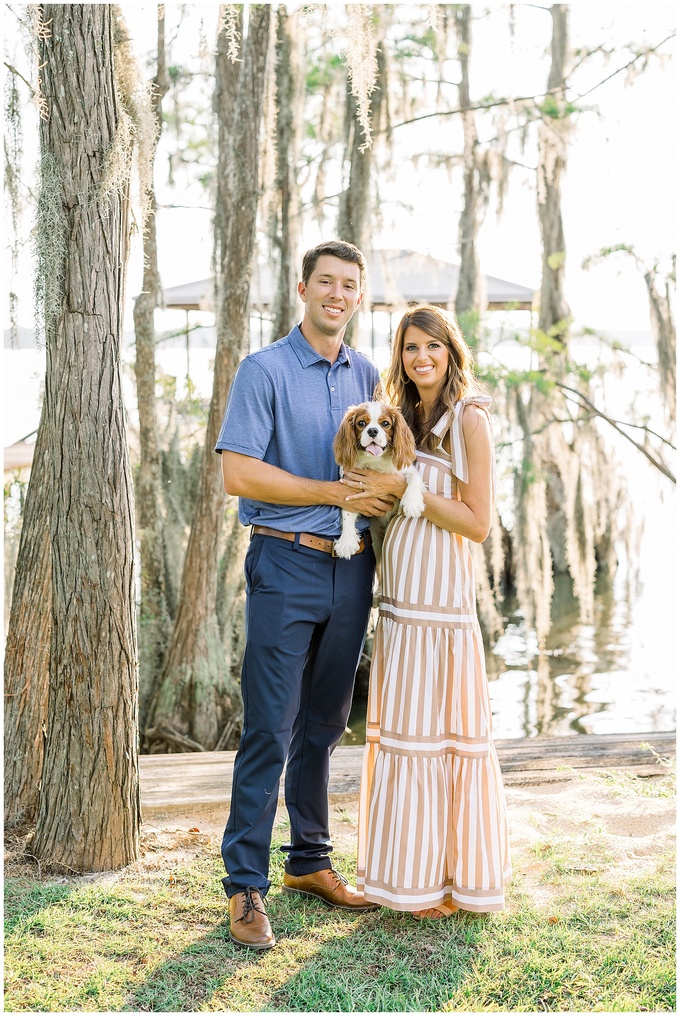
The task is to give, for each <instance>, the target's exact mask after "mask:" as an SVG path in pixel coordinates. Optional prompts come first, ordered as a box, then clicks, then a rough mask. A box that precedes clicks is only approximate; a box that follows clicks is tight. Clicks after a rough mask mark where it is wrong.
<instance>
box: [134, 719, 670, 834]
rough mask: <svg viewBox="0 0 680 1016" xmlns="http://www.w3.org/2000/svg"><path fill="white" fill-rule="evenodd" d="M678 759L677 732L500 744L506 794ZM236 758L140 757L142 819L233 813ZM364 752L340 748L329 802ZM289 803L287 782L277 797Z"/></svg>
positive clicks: (351, 778) (353, 775) (645, 773)
mask: <svg viewBox="0 0 680 1016" xmlns="http://www.w3.org/2000/svg"><path fill="white" fill-rule="evenodd" d="M643 743H648V744H651V745H652V747H653V748H654V750H655V751H657V752H658V754H659V755H661V757H662V758H674V757H675V732H674V731H664V732H661V733H658V732H656V733H653V734H635V733H633V734H578V735H574V736H572V737H533V738H517V739H514V740H506V741H497V742H496V750H497V752H498V758H499V761H500V765H501V771H502V773H503V780H504V782H505V785H506V786H509V787H510V786H530V785H532V784H537V783H557V782H562V781H564V780H570V779H573V778H574V777H575V776H576V775H578V774H579V773H580V774H582V775H584V774H585V773H587V772H595V771H599V772H601V771H602V770H614V771H621V770H624V771H625V772H627V773H630V774H633V775H636V776H641V777H652V776H660V775H662V774H663V772H664V768H663V767H662V766H661V765H659V764H658V763H657V762H656V760H655V758H654V756H653V755H652V753H651V752H650V751H648V750H646V749H642V748H641V747H640V745H641V744H643ZM235 755H236V752H234V751H214V752H196V753H195V754H194V753H192V754H179V755H142V756H141V757H140V760H139V768H140V778H141V791H142V814H143V816H144V818H145V819H152V818H153V817H154V816H161V815H183V814H190V815H194V814H205V813H207V812H211V811H217V810H222V811H223V812H224V816H225V820H226V815H227V812H228V810H229V799H230V796H231V781H232V771H233V764H234V756H235ZM363 755H364V747H363V745H356V746H355V745H351V746H347V747H342V748H337V749H336V750H335V752H334V753H333V755H332V756H331V777H330V785H329V795H330V797H331V798H333V797H339V796H342V795H347V794H357V793H358V792H359V781H360V779H361V766H362V761H363ZM282 795H283V781H282V786H281V791H280V794H279V797H280V798H281V797H282Z"/></svg>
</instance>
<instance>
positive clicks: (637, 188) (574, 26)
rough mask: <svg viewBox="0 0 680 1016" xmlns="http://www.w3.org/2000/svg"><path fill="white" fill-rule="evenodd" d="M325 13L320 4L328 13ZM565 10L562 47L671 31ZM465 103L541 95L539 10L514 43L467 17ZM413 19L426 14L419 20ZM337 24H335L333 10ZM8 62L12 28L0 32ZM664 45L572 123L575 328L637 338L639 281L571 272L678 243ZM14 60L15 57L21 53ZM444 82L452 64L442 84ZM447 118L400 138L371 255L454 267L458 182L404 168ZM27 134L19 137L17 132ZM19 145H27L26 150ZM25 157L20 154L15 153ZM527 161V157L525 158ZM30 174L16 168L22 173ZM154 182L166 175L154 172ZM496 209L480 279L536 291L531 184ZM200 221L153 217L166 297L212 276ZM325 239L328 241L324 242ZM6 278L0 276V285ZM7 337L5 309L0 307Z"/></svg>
mask: <svg viewBox="0 0 680 1016" xmlns="http://www.w3.org/2000/svg"><path fill="white" fill-rule="evenodd" d="M177 7H178V5H173V4H169V5H167V17H168V24H169V25H172V24H174V23H176V18H177V14H176V11H177ZM329 7H330V5H329ZM571 7H572V11H571V42H572V46H580V45H588V46H593V45H595V44H598V43H602V42H606V43H608V44H610V45H612V46H621V47H623V46H624V45H625V43H627V42H634V43H643V42H648V43H651V44H656V43H657V42H659V41H660V40H661V39H663V38H664V37H665V36H666V35H668V34H670V32H671V31H672V30H673V29H674V27H675V25H676V22H677V7H676V5H675V4H658V3H647V2H645V3H637V4H625V3H606V4H599V3H576V4H572V5H571ZM122 8H123V11H124V13H125V15H126V17H127V19H128V23H129V26H130V30H131V33H132V35H133V41H134V43H135V45H136V47H137V48H138V50H139V52H140V54H145V53H146V52H147V51H148V49H149V48H150V47H151V46H152V45H153V41H154V39H155V16H156V5H155V4H131V3H123V4H122ZM184 8H185V12H186V13H185V21H184V25H183V28H182V31H181V32H180V34H179V40H180V41H181V40H182V38H184V40H185V43H184V45H185V46H186V45H189V46H194V47H196V46H197V45H198V39H199V33H200V31H201V29H200V28H199V25H200V23H201V22H202V32H203V35H204V38H205V39H207V41H208V45H209V46H211V45H212V39H213V37H214V24H215V16H216V10H217V5H216V4H213V3H204V4H187V5H184ZM473 8H474V11H475V15H476V20H475V23H474V26H473V33H474V34H473V55H472V92H473V97H479V96H481V95H485V94H488V93H489V92H490V91H494V92H495V93H496V94H510V93H514V94H515V95H534V94H538V93H541V92H542V91H543V90H544V89H545V87H546V80H547V70H548V59H549V56H548V54H549V44H550V32H551V24H550V22H551V19H550V15H549V13H548V9H547V8H543V7H538V6H536V5H522V4H516V5H515V6H514V11H515V15H514V17H515V31H514V37H513V36H511V34H510V29H509V20H508V11H507V6H505V7H503V6H502V5H499V4H490V5H481V4H475V5H473ZM423 11H425V9H424V8H423ZM334 14H335V16H336V17H337V16H338V15H337V13H336V12H334ZM6 28H7V30H8V42H9V44H10V50H9V54H10V55H9V57H8V58H9V59H10V60H11V59H12V57H13V56H15V55H16V54H15V53H13V52H12V39H11V32H12V31H13V26H12V24H11V23H10V21H9V18H8V19H7V21H6ZM672 47H673V42H670V43H667V44H666V45H665V46H663V47H662V49H661V50H660V52H661V53H662V54H664V55H665V56H664V59H663V60H662V61H659V60H657V59H654V58H652V60H651V61H650V64H649V67H648V69H647V70H646V71H645V73H644V74H642V75H641V76H639V77H638V78H637V79H636V80H635V81H634V82H633V83H632V84H631V85H629V86H626V84H625V78H626V75H625V74H620V75H618V76H616V77H615V78H613V79H612V80H611V81H610V82H608V83H607V84H606V85H603V86H602V87H600V88H598V89H596V90H595V91H594V92H593V93H592V94H591V95H589V96H588V97H587V99H585V100H584V102H585V103H586V104H588V105H589V106H597V107H598V110H599V112H589V113H584V114H582V115H581V116H580V117H579V120H578V128H577V131H576V133H575V136H574V139H573V143H572V145H571V147H570V149H569V154H568V168H567V172H566V175H565V178H564V187H563V218H564V225H565V232H566V247H567V265H566V287H567V298H568V301H569V303H570V305H571V308H572V312H573V313H574V316H575V318H576V320H577V321H578V322H579V323H580V324H587V325H590V326H592V327H595V328H602V329H605V328H610V329H613V330H620V329H624V330H646V329H648V327H649V316H648V305H647V298H646V292H645V287H644V283H643V281H642V279H641V278H640V277H639V275H638V274H637V272H636V270H635V269H634V268H633V266H632V265H629V264H628V263H627V262H626V261H625V260H624V259H622V258H617V259H615V260H614V261H612V262H611V263H610V264H607V265H603V266H600V267H598V268H595V269H591V270H590V272H583V271H582V270H581V267H580V265H581V260H582V258H583V257H585V256H587V255H588V254H592V253H593V252H594V251H596V250H598V249H599V248H600V247H602V246H605V245H607V246H609V245H612V244H615V243H620V242H623V243H631V244H633V245H634V246H635V247H636V249H637V250H638V252H639V253H640V255H641V256H642V257H643V258H644V259H649V260H654V259H657V258H661V260H662V263H667V262H668V260H669V256H670V253H671V252H672V251H673V249H674V246H675V241H676V237H677V179H678V166H677V120H676V117H675V115H674V109H675V107H676V103H677V95H678V91H677V75H676V72H675V70H674V67H673V64H672V62H671V60H670V54H671V53H672ZM19 48H20V47H19ZM625 62H626V59H625V57H623V56H622V53H621V52H618V53H615V54H614V55H613V56H612V57H611V59H610V60H609V62H608V63H607V64H606V65H604V66H603V62H602V59H601V58H599V57H595V58H594V59H593V60H592V61H591V63H590V64H589V67H590V69H589V70H584V71H583V72H582V75H581V76H580V77H579V79H578V80H579V85H581V86H582V87H583V89H584V90H585V88H589V87H591V86H592V85H594V84H596V83H597V82H598V81H600V80H601V79H602V78H604V77H605V76H606V75H607V74H609V73H611V72H612V71H614V70H615V69H616V68H617V67H619V66H620V65H621V64H623V63H625ZM449 76H450V77H451V79H452V80H455V65H453V64H452V65H451V66H450V75H449ZM456 131H457V128H456V125H455V123H454V122H453V118H441V119H435V120H428V121H425V122H424V124H420V125H417V126H409V127H403V128H400V129H399V131H397V132H396V133H395V139H396V141H397V150H396V159H395V163H396V166H395V173H394V177H393V179H392V180H390V179H385V180H383V181H382V183H381V195H382V205H381V213H382V218H383V230H384V231H383V236H382V246H384V247H392V246H397V247H409V248H412V249H414V250H419V251H423V252H427V253H431V254H433V255H435V256H437V257H442V258H444V259H447V260H454V261H455V260H456V259H457V258H456V234H457V215H458V212H459V211H460V207H461V198H460V193H459V184H458V179H459V178H457V177H456V176H455V175H454V176H453V177H452V178H450V177H449V176H448V174H447V171H446V170H444V169H441V170H434V169H431V168H429V167H428V166H426V165H425V164H423V165H421V166H420V167H419V168H414V166H413V165H412V163H411V162H410V159H409V158H408V156H410V155H411V154H412V153H414V152H416V151H422V150H424V148H425V147H426V146H427V145H431V144H432V143H433V139H435V141H436V146H437V148H438V150H441V151H445V150H448V151H455V150H457V149H456V146H457V145H458V144H459V140H458V134H457V133H456ZM27 134H28V131H27ZM27 142H28V139H27ZM27 147H28V144H27ZM525 158H526V161H527V162H533V161H534V160H535V155H534V153H533V152H532V151H531V147H528V148H527V152H526V156H525ZM28 164H29V162H28V158H27V165H28ZM157 176H158V179H159V183H161V181H162V180H163V179H164V177H165V167H159V171H158V174H157ZM160 189H161V194H160V201H161V203H175V204H187V205H191V204H196V205H206V204H207V203H208V201H207V198H206V196H205V195H204V194H200V192H199V191H198V190H197V188H192V189H186V188H185V189H182V188H181V187H176V188H174V189H173V190H169V189H168V188H167V187H165V186H164V185H163V184H161V188H160ZM494 205H495V201H494V198H493V196H492V203H491V206H490V208H489V212H488V214H487V218H486V221H485V223H484V226H483V227H482V231H481V235H480V243H479V248H480V256H481V262H482V268H483V271H485V272H486V273H487V274H489V275H496V276H499V277H501V278H507V279H510V280H512V281H514V282H517V283H520V284H523V285H527V286H529V287H532V288H537V287H538V286H539V284H540V242H539V233H538V224H537V221H536V212H535V194H534V188H533V178H532V174H530V173H529V172H527V171H526V170H522V169H517V170H515V171H513V175H512V176H511V181H510V188H509V191H508V194H507V197H506V201H505V211H504V215H503V217H502V219H500V220H497V218H496V214H495V207H494ZM211 219H212V213H211V211H210V210H209V209H207V208H203V209H200V208H199V209H184V210H182V209H168V210H165V211H162V212H161V213H160V214H159V222H158V228H159V239H160V243H159V253H160V268H161V276H162V279H163V283H164V285H166V286H171V285H176V284H178V283H180V282H187V281H191V280H193V279H199V278H204V277H206V276H208V275H209V274H210V273H211V268H210V257H211V252H212V237H211ZM329 232H332V229H330V230H326V234H325V235H329ZM321 238H322V237H321V235H319V233H318V229H317V227H316V225H315V224H314V223H312V222H308V223H306V225H305V229H304V235H303V242H304V243H305V245H311V244H313V243H316V242H318V240H319V239H321ZM30 275H31V272H30V264H29V261H28V254H27V252H26V254H25V256H24V258H23V259H22V269H21V273H20V276H21V284H20V285H19V287H18V289H19V294H20V305H19V317H20V324H23V325H24V326H26V327H30V326H31V324H32V317H33V312H32V297H31V283H30ZM6 278H7V276H6ZM140 281H141V255H140V251H139V246H137V248H136V249H134V250H133V253H132V257H131V261H130V266H129V272H128V287H127V288H128V305H129V306H128V314H127V324H128V326H129V327H131V300H132V298H133V297H134V295H135V294H136V293H137V292H138V290H139V285H140ZM3 307H4V320H5V327H6V326H7V324H8V316H9V313H8V300H7V296H6V290H5V298H4V301H3Z"/></svg>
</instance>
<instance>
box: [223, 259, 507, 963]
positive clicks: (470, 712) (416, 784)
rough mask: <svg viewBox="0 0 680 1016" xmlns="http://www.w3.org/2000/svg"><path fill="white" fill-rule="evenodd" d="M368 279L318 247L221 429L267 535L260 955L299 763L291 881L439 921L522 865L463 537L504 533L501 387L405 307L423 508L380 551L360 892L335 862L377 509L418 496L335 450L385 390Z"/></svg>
mask: <svg viewBox="0 0 680 1016" xmlns="http://www.w3.org/2000/svg"><path fill="white" fill-rule="evenodd" d="M365 279H366V264H365V261H364V257H363V255H362V253H361V251H359V250H358V249H357V248H356V247H354V246H353V245H352V244H349V243H345V242H344V241H340V240H337V241H331V242H329V243H323V244H320V245H319V246H317V247H314V248H313V249H312V250H310V251H308V252H307V253H306V254H305V256H304V258H303V262H302V281H301V282H300V283H299V286H298V293H299V295H300V298H301V300H302V302H303V303H304V314H303V318H302V321H301V323H300V325H299V326H296V327H295V328H293V330H292V331H291V332H290V334H289V335H288V336H286V337H285V338H283V339H280V340H279V341H278V342H274V343H272V345H270V346H267V347H265V348H263V349H261V350H259V351H258V352H256V353H253V354H251V355H250V356H247V357H246V358H245V359H244V360H243V362H242V363H241V365H240V366H239V369H238V372H237V374H236V377H235V378H234V382H233V384H232V387H231V391H230V394H229V400H228V403H227V408H226V411H225V416H224V422H223V424H222V430H221V432H220V436H219V439H218V442H217V451H220V452H221V453H222V471H223V476H224V486H225V489H226V491H227V492H228V493H229V494H233V495H238V497H239V518H240V520H241V522H242V523H243V524H244V525H247V526H251V527H252V535H251V542H250V546H249V548H248V552H247V555H246V560H245V573H246V583H247V601H246V636H247V642H246V649H245V654H244V659H243V670H242V679H241V691H242V694H243V709H244V716H243V731H242V735H241V742H240V745H239V749H238V752H237V755H236V759H235V763H234V777H233V789H232V798H231V809H230V813H229V820H228V822H227V826H226V829H225V832H224V840H223V843H222V856H223V859H224V864H225V868H226V871H227V877H226V878H225V879H224V880H223V881H224V886H225V890H226V893H227V896H228V897H229V916H230V934H231V938H232V939H233V941H235V942H236V943H238V944H239V945H243V946H246V947H249V948H252V949H268V948H270V947H271V946H273V945H274V944H275V939H274V936H273V933H272V929H271V926H270V924H269V919H268V918H267V915H266V911H265V905H264V898H265V896H266V893H267V891H268V889H269V886H270V882H269V879H268V877H267V876H268V870H269V850H270V844H271V835H272V826H273V822H274V816H275V814H276V807H277V799H278V789H279V780H280V777H281V773H282V771H283V767H284V764H286V781H285V796H286V806H287V809H288V814H289V818H290V830H291V836H290V843H288V844H287V845H286V846H284V847H282V850H283V851H284V852H285V853H287V855H288V857H287V859H286V863H285V873H284V877H283V887H284V891H288V892H294V893H300V894H303V895H307V896H316V897H319V898H320V899H322V900H324V901H325V902H326V903H328V904H330V905H331V906H337V907H341V908H343V909H346V910H354V911H358V912H359V911H363V910H373V909H375V908H376V907H377V906H380V905H382V906H386V907H389V908H391V909H393V910H401V911H409V912H410V913H412V914H413V915H414V916H415V917H417V918H423V917H426V918H436V919H439V918H443V917H449V916H450V915H451V914H453V913H454V912H455V911H456V910H457V909H458V908H462V909H464V910H472V911H491V910H500V909H501V908H502V906H503V886H504V884H505V883H506V881H507V879H508V877H509V873H510V865H509V855H508V841H507V831H506V823H505V804H504V797H503V788H502V782H501V777H500V771H499V767H498V760H497V758H496V753H495V750H494V747H493V743H492V740H491V712H490V706H489V696H488V690H487V686H486V675H485V668H484V657H483V647H482V641H481V635H480V631H479V626H478V622H477V618H476V613H475V585H474V575H473V571H472V563H471V559H470V554H469V550H468V540H473V541H475V542H481V541H483V540H484V539H485V537H486V535H487V533H488V530H489V524H490V516H491V503H492V475H493V461H492V455H493V452H492V441H491V431H490V425H489V419H488V411H487V408H486V407H487V405H488V403H489V402H490V399H489V398H488V397H487V396H484V395H481V394H480V392H479V388H478V386H477V384H476V382H475V380H474V376H473V374H472V369H471V359H470V354H469V350H468V348H467V346H466V345H465V343H464V341H463V339H462V336H461V333H460V330H459V329H458V326H457V325H453V324H451V322H450V321H449V320H448V318H447V317H446V316H445V315H444V314H442V313H441V311H439V310H438V309H437V308H436V307H419V308H414V309H412V310H409V311H408V312H407V313H406V314H404V316H403V318H402V319H401V321H400V323H399V326H398V328H397V332H396V335H395V338H394V343H393V351H392V363H391V366H390V369H389V373H388V376H387V380H386V384H385V388H386V396H387V399H388V400H389V401H390V402H391V403H392V404H395V405H398V406H399V407H400V408H401V409H402V411H403V413H404V415H405V417H406V421H407V423H408V425H409V426H410V427H411V429H412V431H413V433H414V435H415V438H416V444H417V447H418V458H417V464H418V467H419V469H420V471H421V474H422V477H423V480H424V483H425V495H424V499H425V512H424V513H423V515H422V516H421V517H420V518H418V519H410V518H406V517H405V516H403V515H397V516H396V517H395V519H394V520H393V522H392V523H391V525H390V528H389V529H388V532H387V536H386V539H385V543H384V545H383V551H382V554H383V565H382V596H381V601H380V617H379V622H378V626H377V628H376V634H375V641H374V646H373V661H372V667H371V679H370V693H369V704H368V721H367V738H366V740H367V744H366V754H365V760H364V771H363V776H362V784H361V798H360V806H359V827H360V828H359V862H358V878H357V889H356V890H355V889H354V888H352V887H351V886H350V885H349V884H348V882H347V880H346V879H345V877H344V876H343V875H341V874H340V873H339V872H337V871H336V870H335V869H334V868H333V865H332V863H331V860H330V856H329V855H330V853H331V851H332V849H333V848H332V846H331V843H330V840H329V831H328V771H329V759H330V754H331V752H332V751H333V748H334V747H335V746H336V744H337V743H338V741H339V740H340V737H341V736H342V733H343V731H344V729H345V724H346V722H347V717H348V714H349V709H350V705H351V700H352V689H353V684H354V674H355V671H356V667H357V664H358V661H359V656H360V653H361V648H362V644H363V640H364V636H365V633H366V625H367V622H368V615H369V610H370V606H371V598H372V586H373V572H374V564H375V559H374V555H373V551H372V549H371V540H370V532H369V529H368V526H369V519H370V518H371V517H372V516H377V515H383V514H384V513H385V512H386V511H388V510H389V509H390V508H391V507H392V505H393V503H394V498H397V497H400V496H401V495H402V494H403V492H404V488H405V480H404V478H403V477H402V476H401V475H400V474H394V475H391V474H385V473H376V472H372V471H350V472H348V473H346V474H345V476H344V477H343V479H342V480H339V479H338V468H337V465H336V463H335V461H334V458H333V451H332V445H333V438H334V436H335V433H336V431H337V429H338V426H339V424H340V421H341V420H342V417H343V415H344V413H345V411H346V409H347V408H348V406H350V405H352V404H357V403H360V402H364V401H367V400H370V399H371V398H372V397H373V394H374V392H375V390H376V387H377V385H378V382H379V375H378V371H377V369H376V367H375V366H374V364H373V363H372V362H371V361H370V360H369V359H368V358H367V357H365V356H363V355H362V354H361V353H358V352H357V351H356V350H354V349H350V348H348V347H347V346H345V345H344V344H343V341H342V339H343V335H344V333H345V328H346V327H347V324H348V322H349V321H350V319H351V317H352V315H353V314H354V312H355V311H356V309H357V308H358V306H359V304H360V303H361V299H362V295H363V292H364V286H365ZM341 508H345V509H349V510H350V511H353V512H356V513H358V516H359V518H358V525H359V528H360V530H361V537H362V538H361V541H360V544H359V550H358V551H357V553H356V554H355V555H354V556H353V557H352V558H350V559H349V560H343V559H341V558H336V557H334V556H333V555H332V553H331V551H332V547H333V543H334V540H335V539H336V538H337V536H338V535H339V533H340V517H341V512H340V509H341Z"/></svg>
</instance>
